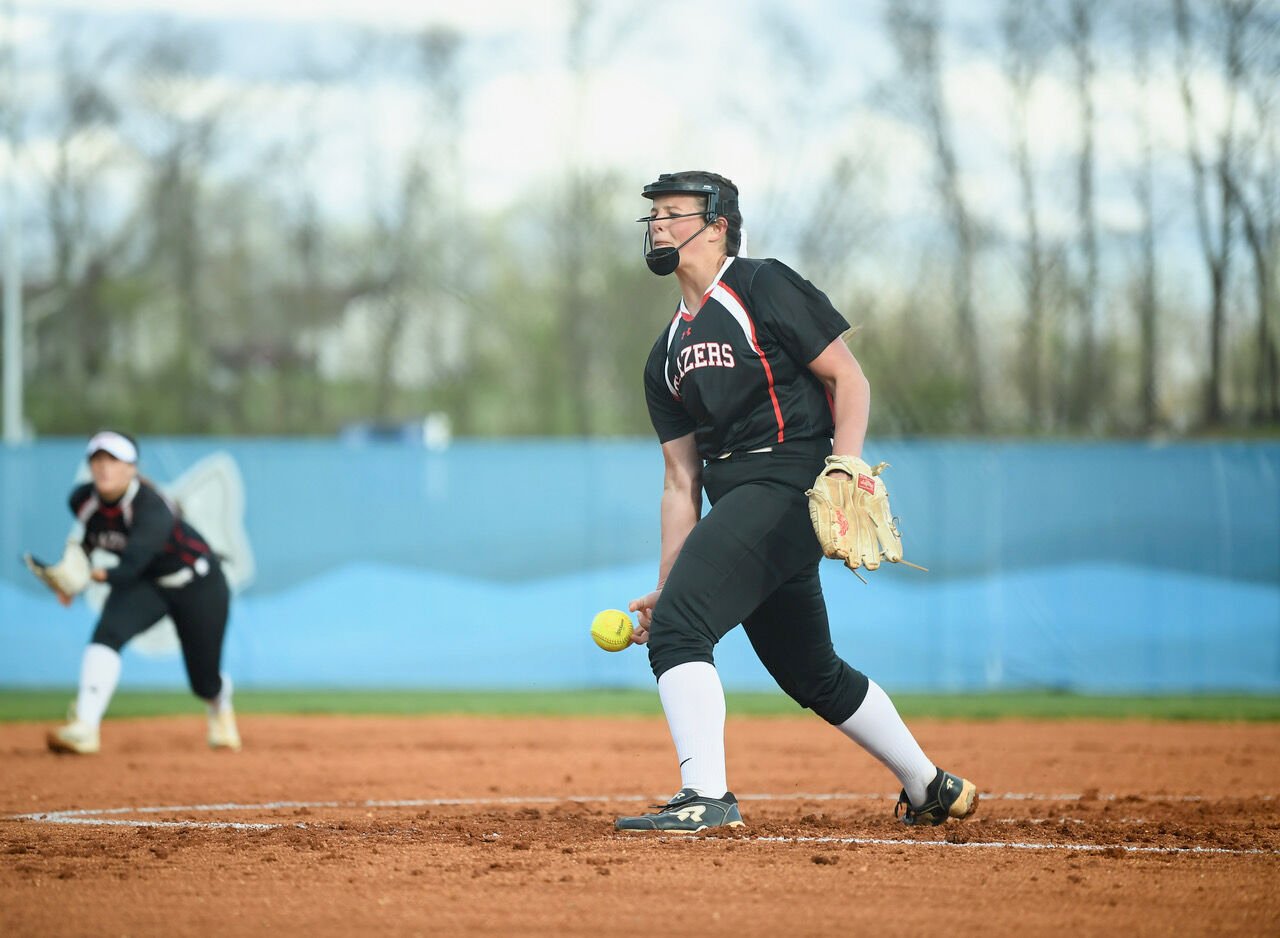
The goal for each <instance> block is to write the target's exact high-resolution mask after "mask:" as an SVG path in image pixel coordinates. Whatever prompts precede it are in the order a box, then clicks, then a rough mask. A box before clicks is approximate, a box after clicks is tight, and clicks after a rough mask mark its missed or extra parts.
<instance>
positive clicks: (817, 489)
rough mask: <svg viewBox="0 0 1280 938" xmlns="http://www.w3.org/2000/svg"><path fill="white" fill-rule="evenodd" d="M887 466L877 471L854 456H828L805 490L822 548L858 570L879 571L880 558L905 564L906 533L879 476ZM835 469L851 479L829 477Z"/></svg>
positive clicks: (811, 517) (849, 566)
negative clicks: (903, 558)
mask: <svg viewBox="0 0 1280 938" xmlns="http://www.w3.org/2000/svg"><path fill="white" fill-rule="evenodd" d="M887 468H889V464H888V463H887V462H882V463H880V464H879V465H878V466H876V467H875V468H874V469H873V468H871V467H870V466H868V465H867V464H866V463H865V462H863V461H862V460H861V459H859V458H858V457H856V456H828V457H827V463H826V465H825V466H824V467H823V469H822V472H820V473H818V478H817V479H815V480H814V483H813V488H811V489H809V490H808V491H807V492H805V494H806V495H808V496H809V520H810V521H812V522H813V531H814V533H815V534H817V536H818V543H819V544H821V545H822V552H823V553H824V554H826V555H827V556H828V557H831V558H833V559H836V560H843V561H844V563H845V566H847V567H848V568H849V569H850V570H852V571H853V572H854V573H857V572H858V568H859V567H866V568H867V569H868V570H875V569H876V568H878V567H879V566H880V558H881V557H884V559H885V560H888V561H889V562H891V563H899V562H902V536H901V535H900V534H899V533H898V526H897V524H895V523H894V519H893V512H892V511H890V510H889V493H888V492H887V491H886V490H885V487H884V482H882V481H881V480H880V473H881V472H883V471H884V470H885V469H887ZM835 471H843V472H847V473H848V474H849V476H850V478H848V479H844V478H840V477H839V476H833V475H831V473H832V472H835ZM910 566H915V564H910Z"/></svg>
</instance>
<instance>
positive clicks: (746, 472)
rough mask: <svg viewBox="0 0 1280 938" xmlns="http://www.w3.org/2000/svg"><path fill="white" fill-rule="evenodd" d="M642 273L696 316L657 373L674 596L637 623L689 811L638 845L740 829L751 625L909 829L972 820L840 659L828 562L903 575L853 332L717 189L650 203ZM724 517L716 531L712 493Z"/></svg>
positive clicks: (667, 583) (952, 787)
mask: <svg viewBox="0 0 1280 938" xmlns="http://www.w3.org/2000/svg"><path fill="white" fill-rule="evenodd" d="M642 194H643V195H644V197H645V198H647V199H651V200H652V202H653V206H652V209H651V211H650V213H649V215H648V217H646V218H641V219H638V221H639V222H641V223H643V224H644V225H645V226H646V228H645V230H646V236H645V260H646V263H647V264H648V265H649V268H650V269H651V270H652V271H653V272H654V273H656V274H659V275H667V274H671V273H674V274H675V275H676V280H677V281H678V282H679V285H680V291H681V300H680V303H679V305H678V306H677V308H676V310H675V313H674V315H673V316H672V318H671V320H670V322H669V323H668V325H667V326H666V327H665V328H664V329H663V330H662V333H661V334H660V335H659V336H658V340H657V342H655V343H654V346H653V350H652V352H650V354H649V358H648V362H647V364H646V366H645V372H644V387H645V396H646V400H647V402H648V407H649V415H650V418H651V420H652V422H653V426H654V429H655V430H656V431H657V434H658V439H659V441H660V442H661V444H662V452H663V457H664V463H665V479H664V484H663V491H662V499H661V519H662V521H661V524H662V538H661V557H660V560H659V567H658V585H657V589H655V590H653V592H651V593H649V594H647V595H645V596H642V597H640V598H638V599H635V600H633V601H632V602H631V604H630V609H631V611H633V612H637V613H639V616H638V619H639V627H638V629H637V632H636V635H635V640H636V641H638V642H641V643H645V642H647V643H648V647H649V663H650V665H651V667H652V669H653V673H654V676H655V677H656V678H657V681H658V694H659V697H660V698H661V700H662V707H663V710H664V712H665V714H666V718H667V724H668V727H669V728H670V730H671V737H672V741H673V742H674V743H675V749H676V756H677V758H678V760H679V763H680V784H681V787H680V791H679V792H677V794H676V795H675V796H674V797H673V798H672V799H671V800H670V801H669V802H668V803H667V804H666V805H664V806H660V809H659V810H658V811H657V812H656V813H652V814H643V815H639V816H633V817H621V818H618V820H617V824H616V826H617V828H618V829H619V830H626V831H648V830H659V831H698V830H702V829H704V828H708V827H718V826H730V827H735V826H740V825H741V824H742V816H741V813H740V810H739V806H738V802H737V799H736V798H735V797H734V796H733V794H732V792H730V791H729V790H728V787H729V786H728V782H727V778H726V769H725V752H724V720H725V700H724V691H723V689H722V687H721V684H720V678H719V675H718V673H717V672H716V668H715V664H714V659H713V651H714V648H715V646H716V643H717V642H718V641H719V640H720V639H721V638H723V637H724V636H725V635H726V634H727V633H728V632H729V631H730V630H731V629H733V628H734V627H735V626H737V625H738V624H739V623H742V625H743V627H744V629H745V630H746V634H747V637H748V639H749V640H750V642H751V645H752V648H753V649H754V650H755V652H756V654H757V655H759V657H760V661H761V662H762V663H763V664H764V666H765V667H766V668H767V669H768V671H769V673H770V674H771V675H772V676H773V677H774V679H775V680H776V681H777V682H778V685H779V686H780V687H781V688H782V689H783V690H784V691H785V692H786V693H787V694H788V695H790V696H791V697H792V698H793V699H794V700H795V701H796V702H797V703H799V704H800V705H801V706H803V707H807V708H809V709H812V710H813V711H814V712H815V713H817V714H818V715H819V716H821V717H822V718H823V719H825V720H826V721H827V722H829V723H831V724H832V725H834V726H835V727H837V728H838V729H839V730H840V732H841V733H843V734H844V735H845V736H847V737H849V738H850V739H852V740H853V741H854V742H856V743H858V744H859V745H861V746H862V747H863V748H865V749H866V750H867V751H868V752H870V753H871V754H872V755H874V756H875V757H876V758H877V759H879V760H880V761H881V762H882V763H884V764H885V765H886V766H887V767H888V768H889V770H890V771H892V772H893V774H894V775H895V776H897V778H898V780H899V781H900V782H901V784H902V793H901V795H900V796H899V798H898V804H897V805H896V806H895V808H894V814H895V815H898V814H899V813H901V816H902V818H903V821H904V822H905V823H907V824H941V823H943V822H944V821H945V820H947V818H964V817H968V816H969V815H970V814H972V813H973V811H974V809H975V808H976V807H977V803H978V793H977V789H976V788H975V786H974V785H973V783H972V782H969V781H966V780H965V779H962V778H960V777H958V776H956V775H952V774H950V773H948V772H944V771H943V770H942V769H940V768H938V767H937V766H935V765H934V764H933V763H932V762H931V761H930V760H929V758H928V757H927V756H926V755H925V754H924V752H923V751H922V750H921V748H920V746H919V744H918V743H917V742H916V740H915V738H914V737H913V736H912V735H911V732H910V731H909V730H908V729H907V727H906V725H905V724H904V723H903V722H902V719H901V718H900V717H899V715H898V712H897V710H896V708H895V707H894V706H893V703H892V702H891V701H890V700H889V697H888V696H887V695H886V694H885V692H884V691H883V690H882V689H881V688H880V687H879V686H878V685H877V684H876V683H875V682H874V681H872V680H870V679H869V678H868V677H867V676H866V675H864V674H862V673H861V672H859V671H856V670H854V669H853V668H851V667H850V666H849V665H848V664H846V663H845V662H844V661H843V660H841V659H840V658H839V657H838V656H837V655H836V653H835V650H834V648H833V647H832V643H831V633H830V628H829V626H828V621H827V610H826V604H825V601H824V599H823V595H822V585H821V582H820V580H819V578H818V562H819V560H821V559H822V557H823V555H824V553H825V554H826V555H827V556H829V557H834V558H838V559H840V560H843V561H844V562H845V563H846V565H847V566H849V568H850V569H851V570H853V571H854V572H855V573H857V572H858V570H859V569H860V568H865V569H867V570H874V569H876V568H877V567H878V566H879V564H880V561H881V559H882V558H883V559H887V560H889V561H892V562H898V561H901V560H902V546H901V541H900V539H899V538H898V534H897V529H896V526H895V525H894V523H893V518H892V514H891V512H890V511H889V505H888V496H887V493H886V492H885V490H884V483H883V482H882V481H881V480H880V478H879V471H880V468H881V467H876V468H875V469H872V468H871V467H870V466H868V465H867V464H866V463H865V462H863V461H862V459H861V453H862V445H863V438H864V437H865V435H866V430H867V420H868V414H869V408H870V387H869V385H868V382H867V379H866V378H865V377H864V375H863V373H862V369H861V368H860V367H859V365H858V362H857V361H856V360H855V359H854V357H853V355H852V353H851V352H850V351H849V348H848V346H847V345H845V343H844V341H843V339H842V338H841V336H842V335H843V334H844V332H845V331H846V330H847V329H848V328H849V324H848V323H847V322H846V321H845V319H844V317H843V316H841V315H840V313H838V312H837V311H836V310H835V309H834V308H833V307H832V305H831V303H830V301H829V300H828V299H827V297H826V295H825V294H823V293H822V292H821V291H820V290H818V289H817V288H815V287H814V286H813V285H812V284H811V283H809V282H808V281H807V280H805V279H803V278H802V277H800V276H799V275H798V274H797V273H796V272H795V271H793V270H791V269H790V268H788V267H787V266H786V265H785V264H783V263H781V262H779V261H777V260H772V259H754V258H746V257H740V256H738V255H739V252H740V248H741V239H742V215H741V213H740V211H739V209H738V190H737V188H736V187H735V186H734V185H733V183H732V182H730V181H729V180H728V179H726V178H724V177H723V176H719V175H716V174H714V173H708V172H681V173H673V174H664V175H662V176H659V177H658V180H657V181H656V182H653V183H650V184H649V185H647V186H645V187H644V191H643V193H642ZM704 490H705V491H706V493H707V496H708V499H709V501H710V503H711V505H712V508H711V510H710V512H709V513H708V514H707V515H706V517H701V513H702V493H703V491H704Z"/></svg>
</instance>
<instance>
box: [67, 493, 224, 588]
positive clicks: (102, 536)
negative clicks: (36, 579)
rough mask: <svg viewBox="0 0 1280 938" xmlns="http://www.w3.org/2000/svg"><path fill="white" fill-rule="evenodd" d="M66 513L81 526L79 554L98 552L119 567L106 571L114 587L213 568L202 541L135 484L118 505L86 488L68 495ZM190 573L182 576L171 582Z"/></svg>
mask: <svg viewBox="0 0 1280 938" xmlns="http://www.w3.org/2000/svg"><path fill="white" fill-rule="evenodd" d="M70 504H71V513H72V514H73V515H75V516H76V518H77V520H79V522H80V523H81V524H83V525H84V540H83V541H82V544H83V546H84V549H85V553H90V552H92V551H93V549H94V548H95V547H96V548H100V549H102V550H105V551H109V552H111V553H113V554H117V555H118V556H119V557H120V563H119V564H117V565H116V566H114V567H112V568H111V569H110V570H108V571H107V582H108V583H109V584H111V585H112V586H119V585H122V584H124V583H129V582H132V581H134V580H154V581H157V582H159V583H160V585H162V586H167V585H169V583H171V582H175V580H177V579H184V580H185V579H186V578H189V577H190V576H191V575H192V573H194V574H195V575H196V576H203V575H204V574H205V573H206V572H208V571H209V569H210V568H211V567H212V566H215V565H216V563H215V562H216V559H217V558H216V557H215V555H214V554H213V551H212V550H211V549H210V548H209V545H208V544H207V543H205V540H204V538H202V537H201V536H200V534H199V533H198V532H197V531H196V529H195V528H193V527H192V526H191V525H190V524H188V523H187V522H186V521H184V520H182V518H181V516H180V515H179V513H178V511H177V509H176V507H175V506H174V505H173V504H172V503H171V502H170V501H169V500H168V499H167V498H165V497H164V496H163V495H161V494H160V493H159V492H158V491H157V490H156V489H155V488H153V487H152V486H151V485H150V484H148V483H146V482H144V481H142V480H141V479H134V480H133V481H132V482H131V483H129V487H128V489H126V490H125V493H124V495H122V496H121V497H120V499H119V501H117V502H115V503H108V502H105V501H103V500H102V499H101V497H100V496H99V495H98V493H97V490H96V489H95V488H94V487H93V484H92V483H85V484H84V485H81V486H78V487H77V488H76V489H75V491H73V492H72V493H71V499H70ZM185 570H190V571H191V572H190V573H186V574H185V577H176V576H175V575H180V574H182V573H183V571H185Z"/></svg>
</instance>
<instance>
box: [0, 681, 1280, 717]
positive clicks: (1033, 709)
mask: <svg viewBox="0 0 1280 938" xmlns="http://www.w3.org/2000/svg"><path fill="white" fill-rule="evenodd" d="M726 696H727V698H728V706H729V715H730V717H734V716H780V717H782V716H796V715H799V714H801V713H803V712H804V711H802V710H801V709H800V708H799V707H798V706H796V704H795V703H793V702H792V701H791V700H790V699H788V698H787V697H785V696H783V695H782V694H781V693H743V692H729V693H728V694H727V695H726ZM892 696H893V700H894V703H895V704H896V705H897V707H898V710H899V711H900V712H901V713H902V715H903V716H904V717H928V718H951V719H965V720H973V719H977V720H999V719H1011V718H1018V717H1023V718H1043V719H1067V718H1089V719H1126V718H1142V719H1152V720H1214V721H1228V720H1231V721H1234V720H1250V721H1274V720H1280V696H1275V695H1248V694H1231V695H1222V694H1214V695H1198V694H1196V695H1168V696H1093V695H1085V694H1069V693H1063V692H1058V691H1023V692H1007V693H992V694H988V693H972V694H908V693H895V694H893V695H892ZM74 697H75V691H74V690H73V689H71V688H65V689H41V690H25V689H14V688H8V689H3V688H0V721H12V720H60V719H63V718H65V716H66V712H67V706H68V704H69V703H70V702H71V700H72V699H73V698H74ZM202 708H203V705H202V704H201V703H200V701H198V700H196V699H195V698H194V697H193V696H191V695H190V694H188V693H184V692H181V691H146V690H123V691H121V692H120V693H118V694H116V696H115V698H114V699H113V700H112V702H111V710H110V716H111V717H146V716H169V715H178V714H195V713H201V712H202ZM236 710H237V711H238V712H240V713H245V714H249V713H273V714H309V713H311V714H344V715H373V714H379V715H403V716H427V715H440V714H474V715H483V716H573V717H591V716H657V715H660V714H661V713H662V708H661V705H660V704H659V702H658V695H657V692H656V691H652V690H565V691H555V690H549V691H471V690H467V691H419V690H387V691H365V690H318V689H317V690H252V689H244V690H238V691H237V692H236Z"/></svg>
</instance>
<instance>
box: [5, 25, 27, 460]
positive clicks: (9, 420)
mask: <svg viewBox="0 0 1280 938" xmlns="http://www.w3.org/2000/svg"><path fill="white" fill-rule="evenodd" d="M4 21H5V42H4V56H5V62H4V87H5V108H4V112H5V144H6V147H5V149H6V152H5V168H4V227H5V231H4V442H5V443H6V444H7V445H10V446H12V445H13V444H15V443H20V442H21V441H22V438H23V429H22V221H21V219H19V218H18V217H17V215H18V199H17V194H16V193H15V191H14V179H15V177H16V176H17V173H18V68H17V58H18V40H17V36H16V34H15V33H16V30H15V28H14V14H13V0H5V17H4Z"/></svg>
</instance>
